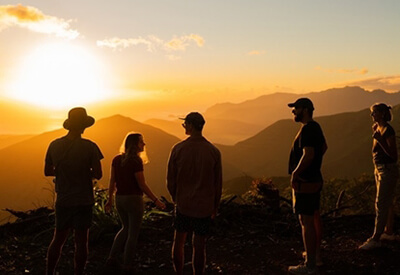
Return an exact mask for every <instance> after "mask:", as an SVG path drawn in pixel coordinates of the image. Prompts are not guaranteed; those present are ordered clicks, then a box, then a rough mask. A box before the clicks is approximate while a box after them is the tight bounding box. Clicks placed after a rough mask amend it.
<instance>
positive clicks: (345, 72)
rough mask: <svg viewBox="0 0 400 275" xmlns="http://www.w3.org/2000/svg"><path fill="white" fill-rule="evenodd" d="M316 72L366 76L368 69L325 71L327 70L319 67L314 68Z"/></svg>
mask: <svg viewBox="0 0 400 275" xmlns="http://www.w3.org/2000/svg"><path fill="white" fill-rule="evenodd" d="M314 69H315V70H317V71H322V72H325V73H340V74H361V75H364V74H367V73H368V69H367V68H362V69H327V68H322V67H321V66H316V67H315V68H314Z"/></svg>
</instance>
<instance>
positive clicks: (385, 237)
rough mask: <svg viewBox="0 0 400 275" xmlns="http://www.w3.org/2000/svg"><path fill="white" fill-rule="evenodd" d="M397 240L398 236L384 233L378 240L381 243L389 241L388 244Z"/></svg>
mask: <svg viewBox="0 0 400 275" xmlns="http://www.w3.org/2000/svg"><path fill="white" fill-rule="evenodd" d="M398 239H399V236H396V235H395V234H390V235H389V234H386V233H383V234H382V235H381V237H380V240H381V241H390V242H392V241H397V240H398Z"/></svg>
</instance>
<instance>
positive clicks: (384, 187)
mask: <svg viewBox="0 0 400 275" xmlns="http://www.w3.org/2000/svg"><path fill="white" fill-rule="evenodd" d="M370 109H371V116H372V120H373V125H372V132H373V134H372V138H373V143H372V159H373V162H374V166H375V171H374V174H375V182H376V199H375V215H376V216H375V228H374V234H373V235H372V237H371V238H369V239H368V240H367V241H366V242H365V243H364V244H362V245H361V246H360V247H359V248H360V249H364V250H369V249H374V248H378V247H380V246H381V242H380V241H381V240H392V239H393V240H394V239H395V236H394V235H393V218H394V214H393V199H394V193H395V188H396V183H397V180H398V177H399V171H398V167H397V146H396V134H395V131H394V129H393V127H392V126H391V125H390V124H389V121H391V120H392V113H391V111H390V110H391V109H392V108H391V107H390V106H387V105H386V104H384V103H377V104H374V105H372V106H371V108H370Z"/></svg>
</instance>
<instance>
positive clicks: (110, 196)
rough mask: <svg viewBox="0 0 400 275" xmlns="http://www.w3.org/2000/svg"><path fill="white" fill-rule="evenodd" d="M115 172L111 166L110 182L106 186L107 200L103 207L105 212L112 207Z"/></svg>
mask: <svg viewBox="0 0 400 275" xmlns="http://www.w3.org/2000/svg"><path fill="white" fill-rule="evenodd" d="M115 187H116V183H115V170H114V167H113V166H111V172H110V182H109V184H108V200H107V203H106V205H105V210H106V212H110V210H111V208H112V205H113V200H114V193H115Z"/></svg>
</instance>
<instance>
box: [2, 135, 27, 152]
mask: <svg viewBox="0 0 400 275" xmlns="http://www.w3.org/2000/svg"><path fill="white" fill-rule="evenodd" d="M31 137H33V135H0V150H1V149H3V148H6V147H8V146H11V145H13V144H15V143H18V142H21V141H24V140H26V139H28V138H31Z"/></svg>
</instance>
